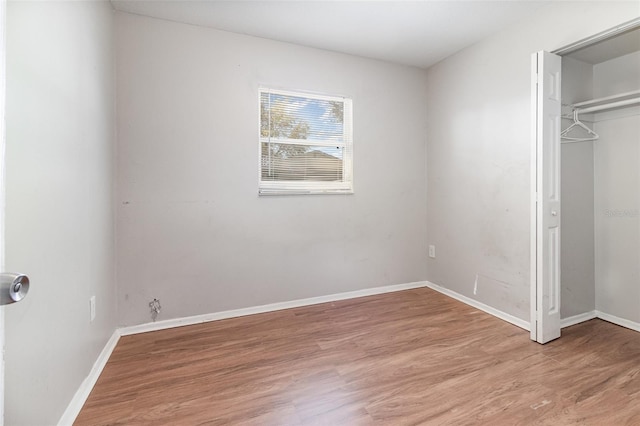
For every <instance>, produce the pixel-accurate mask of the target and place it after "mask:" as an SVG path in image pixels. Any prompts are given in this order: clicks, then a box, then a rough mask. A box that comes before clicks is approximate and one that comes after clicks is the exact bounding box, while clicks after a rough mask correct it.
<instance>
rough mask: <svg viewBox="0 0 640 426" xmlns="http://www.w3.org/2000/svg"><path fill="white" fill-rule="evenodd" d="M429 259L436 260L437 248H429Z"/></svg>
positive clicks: (431, 246)
mask: <svg viewBox="0 0 640 426" xmlns="http://www.w3.org/2000/svg"><path fill="white" fill-rule="evenodd" d="M429 257H430V258H432V259H435V258H436V246H433V245H430V246H429Z"/></svg>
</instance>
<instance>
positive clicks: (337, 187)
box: [259, 89, 353, 195]
mask: <svg viewBox="0 0 640 426" xmlns="http://www.w3.org/2000/svg"><path fill="white" fill-rule="evenodd" d="M351 116H352V107H351V99H347V98H343V97H336V96H323V95H310V94H306V93H295V92H285V91H281V90H271V89H260V184H259V193H260V194H263V195H268V194H351V193H353V177H352V174H353V173H352V170H353V162H352V157H353V140H352V125H351V123H352V120H351Z"/></svg>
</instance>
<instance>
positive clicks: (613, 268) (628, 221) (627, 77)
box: [593, 52, 640, 323]
mask: <svg viewBox="0 0 640 426" xmlns="http://www.w3.org/2000/svg"><path fill="white" fill-rule="evenodd" d="M593 70H594V71H593V75H594V92H596V93H597V96H609V95H613V94H616V93H624V92H628V91H631V90H639V89H640V52H636V53H632V54H629V55H625V56H622V57H620V58H616V59H613V60H610V61H607V62H603V63H601V64H598V65H595V66H594V68H593ZM595 120H596V123H595V126H594V127H595V131H596V132H597V133H598V134H599V135H600V139H599V140H598V141H597V142H596V143H595V184H596V187H595V194H596V196H595V206H596V208H595V212H596V222H595V225H596V228H595V229H596V263H595V265H596V267H595V271H596V308H597V309H598V310H599V311H601V312H604V313H606V314H609V315H613V316H616V317H618V318H622V319H626V320H629V321H633V322H635V323H640V107H627V108H623V109H619V110H612V111H608V112H602V113H598V114H595Z"/></svg>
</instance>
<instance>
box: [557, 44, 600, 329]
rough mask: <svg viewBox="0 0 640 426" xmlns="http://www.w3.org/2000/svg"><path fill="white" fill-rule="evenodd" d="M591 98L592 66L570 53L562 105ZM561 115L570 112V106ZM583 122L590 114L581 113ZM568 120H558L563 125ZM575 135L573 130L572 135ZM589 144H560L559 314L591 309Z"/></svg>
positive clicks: (592, 236) (564, 62) (591, 174)
mask: <svg viewBox="0 0 640 426" xmlns="http://www.w3.org/2000/svg"><path fill="white" fill-rule="evenodd" d="M592 98H593V65H591V64H587V63H585V62H581V61H578V60H575V59H572V58H569V57H566V56H565V57H563V58H562V103H563V104H573V103H576V102H580V101H584V100H587V99H592ZM563 113H565V114H568V115H571V114H570V113H571V109H570V108H566V107H565V108H563ZM580 119H581V120H583V121H584V122H585V123H587V124H588V125H589V126H591V127H593V124H592V123H591V122H590V121H588V120H593V114H585V115H582V116H581V117H580ZM571 124H573V120H572V119H564V120H563V121H562V126H563V128H567V127H568V126H570V125H571ZM576 134H577V133H572V135H576ZM593 144H594V142H592V141H589V142H579V143H575V142H574V143H563V144H562V145H561V146H560V148H561V162H562V163H561V171H562V172H561V179H560V182H561V191H560V193H561V196H562V217H561V220H562V223H561V225H560V226H561V230H562V244H561V253H560V259H562V261H561V273H560V276H561V295H560V297H561V300H562V303H561V306H560V316H561V318H568V317H571V316H574V315H579V314H583V313H586V312H591V311H593V310H594V309H595V308H596V301H595V267H594V265H595V259H594V256H595V247H594V244H595V228H594V199H593V193H594V187H593V185H594V183H593V177H594V172H593V161H594V160H593Z"/></svg>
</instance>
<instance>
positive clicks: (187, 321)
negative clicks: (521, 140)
mask: <svg viewBox="0 0 640 426" xmlns="http://www.w3.org/2000/svg"><path fill="white" fill-rule="evenodd" d="M427 286H428V284H427V282H426V281H418V282H413V283H407V284H395V285H388V286H383V287H372V288H366V289H363V290H356V291H348V292H345V293H336V294H330V295H327V296H318V297H310V298H308V299H298V300H291V301H288V302H279V303H271V304H268V305H260V306H252V307H249V308H242V309H234V310H230V311H222V312H214V313H211V314H203V315H195V316H191V317H183V318H175V319H169V320H164V321H157V322H150V323H146V324H140V325H133V326H129V327H122V328H120V330H119V332H120V335H121V336H127V335H130V334H138V333H146V332H149V331H157V330H164V329H167V328H174V327H182V326H185V325H193V324H200V323H203V322H209V321H217V320H221V319H227V318H236V317H243V316H246V315H254V314H262V313H265V312H273V311H280V310H282V309H290V308H299V307H302V306H309V305H317V304H319V303H327V302H335V301H338V300H346V299H354V298H356V297H364V296H373V295H375V294H383V293H392V292H395V291H402V290H410V289H412V288H420V287H427Z"/></svg>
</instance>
